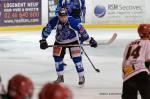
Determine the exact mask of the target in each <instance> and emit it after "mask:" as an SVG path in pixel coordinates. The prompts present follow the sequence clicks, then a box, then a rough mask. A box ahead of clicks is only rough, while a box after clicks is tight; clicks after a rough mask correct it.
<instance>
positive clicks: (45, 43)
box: [39, 39, 48, 49]
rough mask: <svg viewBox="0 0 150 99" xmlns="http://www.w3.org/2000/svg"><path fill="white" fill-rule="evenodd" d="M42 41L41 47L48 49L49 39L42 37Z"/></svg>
mask: <svg viewBox="0 0 150 99" xmlns="http://www.w3.org/2000/svg"><path fill="white" fill-rule="evenodd" d="M39 42H40V48H41V49H46V48H48V44H47V41H46V40H45V39H42V40H40V41H39Z"/></svg>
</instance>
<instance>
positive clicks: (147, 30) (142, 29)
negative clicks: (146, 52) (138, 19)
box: [138, 24, 150, 38]
mask: <svg viewBox="0 0 150 99" xmlns="http://www.w3.org/2000/svg"><path fill="white" fill-rule="evenodd" d="M138 33H139V36H140V37H141V38H148V37H149V36H150V24H140V25H139V27H138Z"/></svg>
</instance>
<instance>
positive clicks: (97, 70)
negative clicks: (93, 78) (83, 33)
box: [81, 46, 100, 72]
mask: <svg viewBox="0 0 150 99" xmlns="http://www.w3.org/2000/svg"><path fill="white" fill-rule="evenodd" d="M81 49H82V51H83V52H84V54H85V56H86V57H87V59H88V60H89V62H90V63H91V65H92V67H93V68H94V70H95V71H96V72H100V70H99V69H97V68H96V67H95V66H94V64H93V63H92V61H91V60H90V58H89V56H88V55H87V53H86V52H85V50H84V49H83V46H81Z"/></svg>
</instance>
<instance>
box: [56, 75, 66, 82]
mask: <svg viewBox="0 0 150 99" xmlns="http://www.w3.org/2000/svg"><path fill="white" fill-rule="evenodd" d="M54 82H55V83H63V82H64V76H63V75H59V76H58V78H57V79H56V80H55V81H54Z"/></svg>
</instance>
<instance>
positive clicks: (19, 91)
mask: <svg viewBox="0 0 150 99" xmlns="http://www.w3.org/2000/svg"><path fill="white" fill-rule="evenodd" d="M33 90H34V86H33V83H32V81H31V80H30V79H29V78H28V77H25V76H23V75H21V74H17V75H15V76H13V77H12V78H11V79H10V80H9V82H8V88H7V92H6V94H1V95H0V99H31V98H32V95H33Z"/></svg>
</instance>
